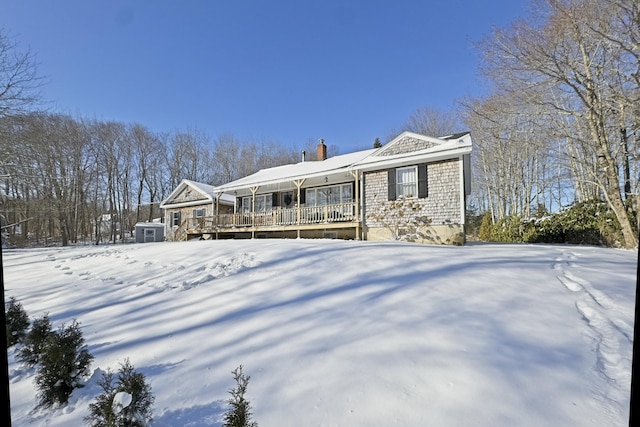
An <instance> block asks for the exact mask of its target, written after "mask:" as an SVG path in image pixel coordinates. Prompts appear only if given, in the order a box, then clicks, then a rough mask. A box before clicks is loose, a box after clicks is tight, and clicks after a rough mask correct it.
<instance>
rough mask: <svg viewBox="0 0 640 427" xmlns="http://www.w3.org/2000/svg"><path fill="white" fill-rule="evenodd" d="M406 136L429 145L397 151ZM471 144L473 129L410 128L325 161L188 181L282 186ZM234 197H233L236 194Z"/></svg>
mask: <svg viewBox="0 0 640 427" xmlns="http://www.w3.org/2000/svg"><path fill="white" fill-rule="evenodd" d="M405 138H413V139H418V140H420V141H422V142H424V144H423V145H424V147H427V148H423V149H419V150H416V151H403V150H402V149H400V150H396V151H397V152H394V150H393V149H394V147H396V146H400V147H402V141H403V140H404V139H405ZM471 146H472V142H471V136H470V133H469V132H460V133H456V134H452V135H447V136H445V137H441V138H435V137H429V136H426V135H420V134H417V133H413V132H408V131H407V132H402V133H401V134H400V135H398V136H397V137H396V138H394V139H393V140H391V141H389V142H388V143H386V144H385V145H383V146H382V147H380V148H374V149H369V150H363V151H356V152H353V153H348V154H342V155H339V156H334V157H330V158H328V159H325V160H311V161H303V162H299V163H293V164H289V165H283V166H276V167H272V168H267V169H261V170H259V171H258V172H256V173H254V174H252V175H249V176H246V177H244V178H240V179H238V180H235V181H232V182H230V183H227V184H224V185H220V186H218V187H211V186H207V185H206V184H199V183H194V182H193V181H188V182H189V183H191V184H192V185H200V186H204V187H202V191H203V192H211V193H212V194H217V193H220V192H225V193H229V192H234V191H236V190H242V189H248V188H252V187H262V186H267V185H278V184H281V183H290V182H293V181H296V180H301V179H310V178H319V177H326V176H330V175H338V174H345V173H350V172H352V171H355V170H359V171H371V170H381V169H385V168H392V167H400V166H404V165H409V164H416V163H418V162H419V163H422V162H427V161H438V160H441V159H447V158H454V157H456V156H460V155H463V154H468V153H470V152H471ZM325 182H326V181H325ZM207 187H208V188H207ZM172 194H173V193H172ZM225 196H226V197H229V196H227V195H226V194H223V195H222V196H221V198H220V199H221V200H224V198H225ZM231 198H232V199H233V197H231Z"/></svg>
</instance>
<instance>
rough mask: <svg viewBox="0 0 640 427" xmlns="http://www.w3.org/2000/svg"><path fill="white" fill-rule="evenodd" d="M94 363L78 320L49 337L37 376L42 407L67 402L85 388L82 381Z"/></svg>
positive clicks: (39, 399) (41, 355)
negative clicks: (72, 394) (75, 393)
mask: <svg viewBox="0 0 640 427" xmlns="http://www.w3.org/2000/svg"><path fill="white" fill-rule="evenodd" d="M92 360H93V356H92V355H91V354H90V353H89V351H88V350H87V347H86V346H85V344H84V338H83V337H82V331H81V330H80V325H79V323H78V322H77V321H76V320H74V321H73V322H72V323H71V325H69V326H67V327H65V326H64V325H62V326H61V327H60V329H59V330H58V331H57V332H53V333H51V334H49V336H48V337H47V339H46V340H45V343H44V347H43V350H42V353H41V354H40V360H39V367H38V370H37V372H36V377H35V383H36V388H37V390H38V407H44V408H48V407H51V406H54V405H63V404H65V403H67V401H68V400H69V396H71V393H72V392H73V390H74V389H76V388H80V387H82V378H83V377H84V376H85V375H87V373H88V369H89V365H90V364H91V361H92Z"/></svg>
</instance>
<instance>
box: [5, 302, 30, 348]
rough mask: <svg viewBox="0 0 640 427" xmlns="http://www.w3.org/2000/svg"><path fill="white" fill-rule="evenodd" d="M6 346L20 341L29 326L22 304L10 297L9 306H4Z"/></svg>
mask: <svg viewBox="0 0 640 427" xmlns="http://www.w3.org/2000/svg"><path fill="white" fill-rule="evenodd" d="M5 316H6V322H7V324H6V331H7V348H9V347H11V346H13V345H15V344H17V343H18V342H20V341H21V340H22V339H23V338H24V336H25V334H26V331H27V328H29V316H28V315H27V312H26V311H24V308H22V304H20V303H19V302H17V301H16V299H15V297H11V300H10V301H9V307H5Z"/></svg>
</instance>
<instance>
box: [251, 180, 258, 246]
mask: <svg viewBox="0 0 640 427" xmlns="http://www.w3.org/2000/svg"><path fill="white" fill-rule="evenodd" d="M258 188H260V187H251V188H250V190H251V238H252V239H255V237H256V193H257V192H258Z"/></svg>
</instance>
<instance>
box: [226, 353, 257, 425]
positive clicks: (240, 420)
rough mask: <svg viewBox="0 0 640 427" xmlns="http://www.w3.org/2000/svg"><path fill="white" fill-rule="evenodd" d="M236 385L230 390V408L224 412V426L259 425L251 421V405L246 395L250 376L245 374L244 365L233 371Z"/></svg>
mask: <svg viewBox="0 0 640 427" xmlns="http://www.w3.org/2000/svg"><path fill="white" fill-rule="evenodd" d="M231 373H232V374H233V379H234V380H235V381H236V387H235V388H232V389H231V390H229V394H231V397H230V398H229V400H228V403H229V410H228V411H227V412H226V413H225V414H224V423H223V424H222V427H258V423H256V422H253V421H251V412H250V410H251V406H250V404H249V401H248V400H246V399H245V397H244V395H245V393H246V392H247V386H248V385H249V379H251V377H250V376H246V375H244V373H243V372H242V365H240V366H239V367H237V368H236V369H234V370H233V371H231Z"/></svg>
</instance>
